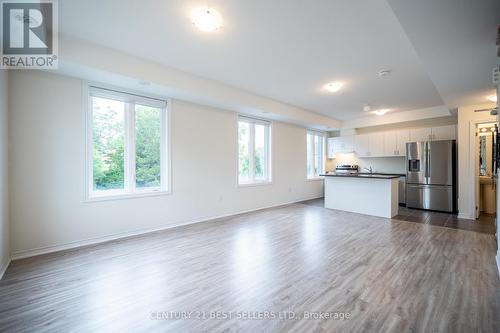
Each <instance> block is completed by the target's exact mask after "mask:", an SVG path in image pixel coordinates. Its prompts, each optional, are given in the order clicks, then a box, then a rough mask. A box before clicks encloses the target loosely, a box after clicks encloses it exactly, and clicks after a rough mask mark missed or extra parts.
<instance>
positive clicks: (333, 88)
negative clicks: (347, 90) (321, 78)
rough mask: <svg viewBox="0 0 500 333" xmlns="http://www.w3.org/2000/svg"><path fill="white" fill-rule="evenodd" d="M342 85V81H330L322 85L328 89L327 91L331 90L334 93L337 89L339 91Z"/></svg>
mask: <svg viewBox="0 0 500 333" xmlns="http://www.w3.org/2000/svg"><path fill="white" fill-rule="evenodd" d="M343 86H344V83H342V82H339V81H337V82H330V83H327V84H325V85H324V86H323V88H324V89H325V90H326V91H328V92H331V93H336V92H337V91H339V90H340V89H341V88H342V87H343Z"/></svg>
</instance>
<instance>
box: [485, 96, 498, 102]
mask: <svg viewBox="0 0 500 333" xmlns="http://www.w3.org/2000/svg"><path fill="white" fill-rule="evenodd" d="M486 99H488V101H490V102H493V103H496V102H497V95H490V96H488V97H486Z"/></svg>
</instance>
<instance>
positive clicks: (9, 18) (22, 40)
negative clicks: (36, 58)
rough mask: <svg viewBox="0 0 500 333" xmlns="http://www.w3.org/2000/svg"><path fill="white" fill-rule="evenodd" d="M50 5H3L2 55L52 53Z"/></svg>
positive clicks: (37, 3) (9, 2)
mask: <svg viewBox="0 0 500 333" xmlns="http://www.w3.org/2000/svg"><path fill="white" fill-rule="evenodd" d="M52 6H53V4H52V3H51V2H41V1H40V2H29V1H26V2H17V1H16V2H13V1H3V2H2V21H3V22H2V53H3V54H15V55H20V54H51V53H52V44H53V40H52V31H53V26H52V23H53V18H52V13H53V11H52Z"/></svg>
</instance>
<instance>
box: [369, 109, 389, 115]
mask: <svg viewBox="0 0 500 333" xmlns="http://www.w3.org/2000/svg"><path fill="white" fill-rule="evenodd" d="M387 111H389V110H388V109H380V110H376V111H373V113H375V114H376V115H377V116H383V115H384V114H386V113H387Z"/></svg>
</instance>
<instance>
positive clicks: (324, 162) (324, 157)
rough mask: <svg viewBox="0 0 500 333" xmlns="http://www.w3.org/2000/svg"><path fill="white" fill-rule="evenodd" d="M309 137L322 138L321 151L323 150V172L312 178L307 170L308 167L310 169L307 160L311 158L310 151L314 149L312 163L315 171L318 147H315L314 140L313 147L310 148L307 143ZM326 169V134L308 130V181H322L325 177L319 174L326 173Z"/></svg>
mask: <svg viewBox="0 0 500 333" xmlns="http://www.w3.org/2000/svg"><path fill="white" fill-rule="evenodd" d="M309 135H312V136H319V137H321V150H322V151H321V163H322V167H321V172H319V173H318V175H316V174H315V175H312V176H310V175H309V172H308V170H307V167H308V165H307V160H308V158H309V153H310V152H309V149H310V148H312V150H311V151H312V153H311V155H312V156H311V161H312V168H313V170H314V169H315V166H316V159H315V156H316V155H317V154H316V147H315V145H314V140H313V141H312V147H309V144H308V142H307V137H308V136H309ZM325 168H326V133H325V132H321V131H316V130H310V129H308V130H306V180H321V179H323V178H324V177H322V176H320V175H319V174H321V173H324V172H325Z"/></svg>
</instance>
